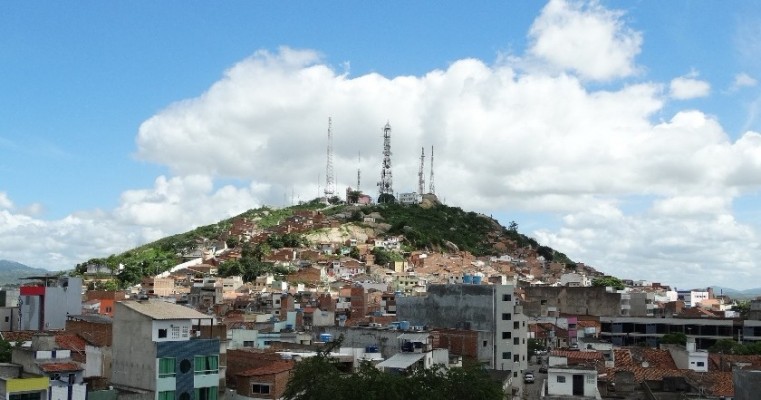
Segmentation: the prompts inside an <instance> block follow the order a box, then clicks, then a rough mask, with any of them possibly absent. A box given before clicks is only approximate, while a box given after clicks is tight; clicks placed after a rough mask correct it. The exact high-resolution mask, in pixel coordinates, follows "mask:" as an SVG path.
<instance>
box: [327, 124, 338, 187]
mask: <svg viewBox="0 0 761 400" xmlns="http://www.w3.org/2000/svg"><path fill="white" fill-rule="evenodd" d="M331 125H332V118H331V117H328V163H327V165H326V166H325V197H326V198H329V197H333V195H334V194H335V192H336V187H335V181H334V180H333V179H334V176H333V131H332V126H331Z"/></svg>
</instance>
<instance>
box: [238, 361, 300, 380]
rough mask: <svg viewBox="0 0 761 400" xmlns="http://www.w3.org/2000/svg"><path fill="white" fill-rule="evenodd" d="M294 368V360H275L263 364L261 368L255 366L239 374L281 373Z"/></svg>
mask: <svg viewBox="0 0 761 400" xmlns="http://www.w3.org/2000/svg"><path fill="white" fill-rule="evenodd" d="M292 369H293V362H292V361H287V360H283V361H274V362H272V363H270V364H267V365H264V366H261V367H259V368H253V369H249V370H246V371H243V372H240V373H238V374H237V375H238V376H247V377H248V376H262V375H272V374H279V373H281V372H286V371H290V370H292Z"/></svg>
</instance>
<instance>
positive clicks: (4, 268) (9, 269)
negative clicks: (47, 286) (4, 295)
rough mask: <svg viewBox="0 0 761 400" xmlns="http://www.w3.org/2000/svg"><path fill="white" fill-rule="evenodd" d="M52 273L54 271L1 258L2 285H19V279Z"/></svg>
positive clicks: (0, 282)
mask: <svg viewBox="0 0 761 400" xmlns="http://www.w3.org/2000/svg"><path fill="white" fill-rule="evenodd" d="M52 273H54V272H53V271H48V270H46V269H42V268H32V267H30V266H27V265H24V264H21V263H17V262H15V261H8V260H0V285H2V286H10V285H18V284H19V283H20V282H19V279H21V278H25V277H28V276H33V275H44V274H52Z"/></svg>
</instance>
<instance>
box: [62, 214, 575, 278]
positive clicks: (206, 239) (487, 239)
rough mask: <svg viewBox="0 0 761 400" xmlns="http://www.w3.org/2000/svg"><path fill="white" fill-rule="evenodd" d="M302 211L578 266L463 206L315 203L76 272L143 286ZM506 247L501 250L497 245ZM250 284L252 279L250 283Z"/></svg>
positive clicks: (251, 267)
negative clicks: (234, 233)
mask: <svg viewBox="0 0 761 400" xmlns="http://www.w3.org/2000/svg"><path fill="white" fill-rule="evenodd" d="M297 210H320V211H321V212H323V214H325V215H326V216H327V217H328V218H335V219H339V220H340V221H341V222H343V223H349V222H353V223H358V224H363V222H361V221H362V219H363V217H364V216H365V215H370V214H375V213H377V214H379V215H381V217H382V222H383V223H385V224H386V225H384V226H386V227H389V228H388V231H387V232H383V230H382V229H381V230H380V231H378V234H389V235H402V236H403V237H404V238H405V243H404V247H405V249H407V250H415V249H427V250H430V251H455V250H461V251H468V252H470V253H472V254H474V255H476V256H484V255H499V254H504V253H505V250H506V249H515V248H531V249H533V251H535V252H536V253H537V254H539V255H541V256H543V257H544V258H545V259H546V260H548V261H556V262H560V263H565V264H567V265H569V266H571V267H575V264H574V263H573V262H572V261H571V260H570V259H568V257H566V255H565V254H563V253H560V252H557V251H555V250H553V249H552V248H550V247H547V246H541V245H540V244H539V243H538V242H537V241H536V240H534V239H533V238H530V237H528V236H526V235H523V234H521V233H519V232H518V224H517V223H515V222H511V223H510V225H509V226H508V227H507V228H506V227H504V226H501V225H500V224H499V223H498V222H497V221H496V220H494V219H492V218H490V217H488V216H485V215H482V214H478V213H475V212H467V211H463V210H462V209H460V208H458V207H449V206H446V205H444V204H440V203H437V202H436V203H433V204H432V205H430V206H428V207H420V206H403V205H399V204H395V203H387V204H379V205H374V206H367V207H359V208H358V207H356V206H346V205H327V206H326V205H325V203H323V202H320V201H318V200H316V199H315V200H313V201H311V202H308V203H304V204H301V205H298V206H293V207H286V208H280V209H272V208H268V207H262V208H258V209H252V210H249V211H246V212H244V213H242V214H240V215H238V216H236V217H233V218H229V219H226V220H223V221H220V222H218V223H215V224H211V225H206V226H202V227H198V228H196V229H194V230H192V231H189V232H185V233H181V234H177V235H172V236H169V237H166V238H163V239H160V240H157V241H155V242H152V243H148V244H146V245H143V246H140V247H137V248H135V249H132V250H129V251H125V252H124V253H121V254H113V255H110V256H108V257H106V258H94V259H90V260H87V261H85V262H83V263H81V264H77V266H76V267H75V271H74V273H75V274H84V272H85V271H86V270H87V266H88V265H100V266H105V267H107V268H108V269H109V270H110V271H111V272H112V273H111V275H112V276H114V277H115V279H116V282H117V283H118V286H121V287H126V286H128V285H132V284H135V283H137V282H139V281H140V280H141V279H142V277H144V276H153V275H157V274H160V273H162V272H164V271H167V270H168V269H170V268H172V267H173V266H175V265H177V264H179V263H181V262H182V255H183V254H186V253H189V252H192V251H193V250H195V249H196V248H197V247H199V246H211V245H215V246H217V248H219V247H220V246H224V245H225V244H226V245H227V246H228V247H240V246H244V245H246V244H245V243H239V242H238V240H239V239H238V238H237V237H230V236H229V230H230V228H231V227H232V225H233V221H234V220H236V219H240V218H246V219H247V220H250V221H253V222H254V223H255V224H256V225H257V227H258V228H259V229H267V228H270V227H273V226H276V225H277V224H279V223H281V222H282V221H284V220H285V219H286V218H288V217H290V216H292V215H293V214H294V212H296V211H297ZM498 243H499V244H501V245H502V247H499V246H497V244H498ZM264 244H266V245H267V246H268V249H278V248H281V247H299V246H304V245H306V244H307V243H306V241H305V239H304V235H302V234H284V235H275V234H273V235H271V236H270V237H269V238H268V239H267V241H266V243H264ZM251 245H252V246H254V245H255V246H257V249H248V250H246V251H247V252H248V253H247V254H251V252H256V251H261V250H262V248H261V247H258V246H259V245H260V244H255V243H252V244H251ZM375 256H376V261H377V262H378V263H379V264H381V265H382V264H386V263H388V262H391V261H398V260H399V258H400V255H399V254H395V253H393V252H380V251H378V252H376V254H375ZM220 270H221V272H222V273H223V274H234V273H237V272H242V273H243V275H244V277H247V278H253V277H256V276H258V275H260V274H262V273H265V272H281V273H282V272H283V271H274V269H273V267H272V266H271V265H267V264H266V263H262V258H261V256H251V257H246V259H245V260H243V259H242V260H239V261H238V262H237V263H226V265H222V266H220ZM247 280H248V279H247Z"/></svg>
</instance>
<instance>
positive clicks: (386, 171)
mask: <svg viewBox="0 0 761 400" xmlns="http://www.w3.org/2000/svg"><path fill="white" fill-rule="evenodd" d="M393 181H394V179H393V175H392V174H391V125H390V124H389V123H388V122H386V126H384V127H383V165H382V168H381V180H380V181H379V182H378V192H379V196H378V202H379V203H386V202H388V201H389V197H390V198H391V199H393V197H394V184H393Z"/></svg>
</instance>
